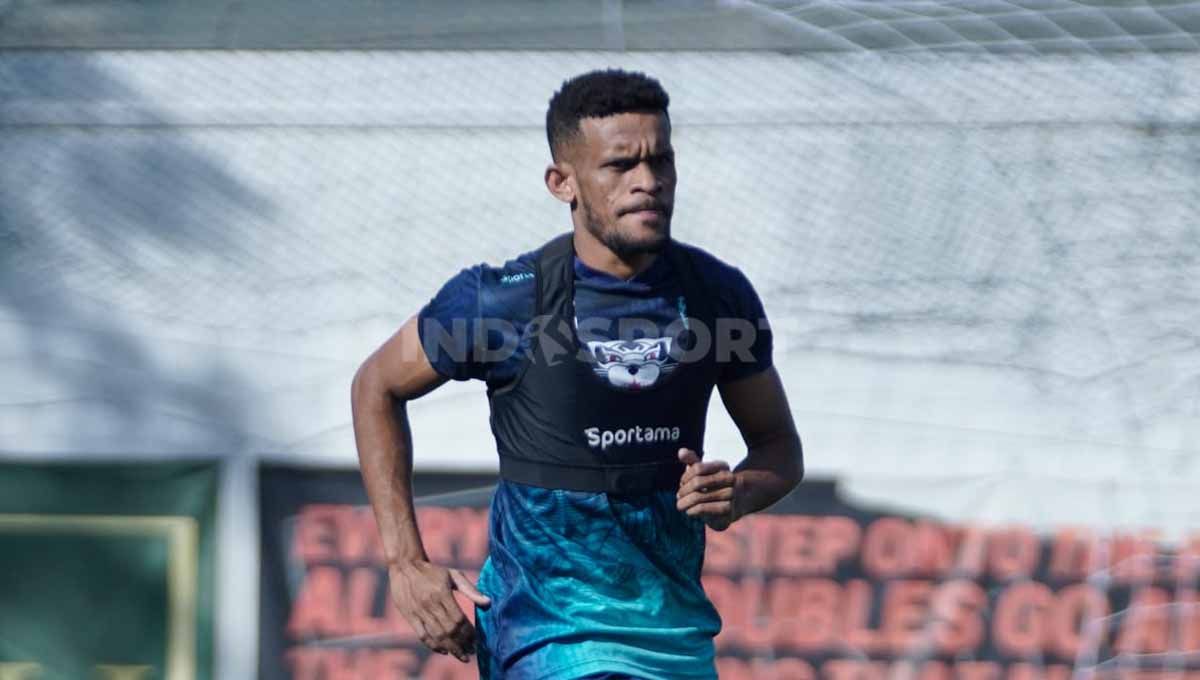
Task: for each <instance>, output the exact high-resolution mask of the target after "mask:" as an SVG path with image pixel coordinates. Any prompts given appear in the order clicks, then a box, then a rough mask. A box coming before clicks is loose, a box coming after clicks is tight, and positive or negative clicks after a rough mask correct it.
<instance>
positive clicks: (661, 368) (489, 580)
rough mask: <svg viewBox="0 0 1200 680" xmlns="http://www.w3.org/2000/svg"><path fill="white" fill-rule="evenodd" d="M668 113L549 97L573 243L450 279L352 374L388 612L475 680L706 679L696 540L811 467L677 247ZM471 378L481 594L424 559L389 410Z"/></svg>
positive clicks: (736, 307) (745, 332) (609, 87)
mask: <svg viewBox="0 0 1200 680" xmlns="http://www.w3.org/2000/svg"><path fill="white" fill-rule="evenodd" d="M667 105H668V98H667V94H666V92H664V91H663V89H662V87H661V86H660V85H659V83H658V81H656V80H654V79H652V78H649V77H647V76H645V75H643V74H640V73H629V72H625V71H617V70H608V71H594V72H590V73H586V74H583V75H581V76H578V77H576V78H573V79H571V80H569V81H567V82H565V83H564V84H563V86H562V89H560V90H559V91H558V92H557V93H555V94H554V97H553V98H552V99H551V100H550V107H549V110H548V112H547V114H546V132H547V136H548V138H549V142H550V152H551V157H552V163H551V164H550V166H549V167H548V168H547V169H546V173H545V181H546V186H547V188H548V189H549V190H550V193H551V194H553V195H554V196H555V197H556V198H558V199H559V200H561V201H563V202H564V203H566V204H568V205H569V206H570V211H571V222H572V224H573V226H574V229H573V231H572V232H571V233H569V234H564V235H563V236H560V237H559V238H556V239H554V240H553V241H551V242H549V243H547V244H546V245H544V246H542V247H541V248H539V249H537V250H535V251H532V252H529V253H525V254H524V255H520V256H518V257H517V258H516V259H514V260H511V261H509V262H507V263H506V264H505V265H504V266H502V267H492V266H487V265H478V266H475V267H471V268H469V269H465V270H463V271H462V272H460V273H459V274H458V275H457V276H455V277H454V278H452V279H451V280H450V281H449V282H448V283H446V285H445V286H444V287H443V288H442V289H441V291H440V292H438V294H437V295H436V296H435V297H434V298H433V300H432V301H431V302H430V303H429V304H428V305H427V306H425V307H424V308H423V309H422V310H421V311H420V313H419V314H418V315H417V317H415V318H413V319H410V320H409V321H408V322H406V323H405V324H404V326H403V327H401V328H400V330H399V331H398V332H397V333H396V334H395V335H394V336H393V337H392V338H391V339H389V340H388V341H387V342H385V343H384V344H383V346H382V347H380V348H379V349H378V350H377V351H376V352H375V353H373V354H372V355H371V356H370V357H369V358H368V359H367V360H366V362H364V363H363V365H362V367H361V368H360V369H359V371H358V374H357V375H356V376H355V379H354V387H353V409H354V432H355V436H356V439H357V444H358V452H359V459H360V461H361V465H362V475H363V480H364V482H365V484H366V488H367V491H368V494H369V496H370V498H371V503H372V505H373V506H374V509H375V514H376V517H377V518H378V522H379V529H380V532H381V534H382V540H383V545H384V550H385V552H386V556H387V559H388V564H389V575H390V579H391V593H392V597H393V600H394V602H395V606H397V607H398V608H399V609H400V611H401V613H402V614H403V615H404V617H405V619H406V620H408V621H409V623H411V624H412V626H413V628H414V629H415V630H416V631H417V633H418V635H419V636H420V638H421V640H422V641H423V642H424V643H425V644H426V645H427V646H429V647H430V648H431V649H433V650H434V651H437V652H440V653H443V654H447V653H448V654H453V655H454V656H456V657H458V658H459V659H461V660H463V661H466V660H467V658H468V655H470V654H472V653H475V652H477V657H478V663H479V669H480V674H481V676H482V677H484V678H501V677H503V678H514V679H518V680H522V679H529V680H533V679H542V678H546V679H550V678H553V679H556V680H557V679H562V678H567V679H570V678H644V679H650V678H672V679H673V678H713V677H715V671H714V661H713V644H712V637H713V636H714V635H715V634H716V633H717V631H718V630H719V628H720V618H719V617H718V615H717V612H716V611H715V610H714V608H713V606H712V604H711V603H710V602H709V600H708V598H707V597H706V596H705V593H704V590H703V588H702V587H701V584H700V571H701V563H702V561H703V556H704V530H705V526H706V525H707V526H708V527H711V528H713V529H715V530H718V531H720V530H723V529H725V528H726V527H728V526H729V525H730V524H731V523H733V522H734V521H736V520H737V519H738V518H740V517H743V516H745V515H746V514H748V513H751V512H755V511H757V510H761V509H763V508H765V507H767V506H769V505H771V504H772V503H774V502H775V501H777V500H779V499H780V498H781V497H783V496H784V495H785V494H787V493H788V492H789V491H790V490H791V489H793V488H794V487H795V486H796V484H798V483H799V481H800V478H801V476H802V474H803V463H802V458H801V448H800V439H799V437H798V435H797V434H796V429H795V425H794V424H793V422H792V417H791V413H790V411H789V409H788V405H787V399H786V397H785V395H784V391H783V387H782V385H781V383H780V380H779V376H778V375H777V373H776V371H775V369H774V368H773V366H772V363H771V334H770V329H769V328H768V327H767V325H766V323H765V318H764V313H763V309H762V305H761V303H760V302H759V299H758V296H757V295H756V294H755V292H754V290H753V288H752V287H751V285H750V283H749V281H747V280H746V278H745V276H744V275H743V274H742V273H741V272H740V271H739V270H738V269H735V268H734V267H731V266H729V265H727V264H725V263H724V262H722V261H720V260H718V259H717V258H716V257H714V256H712V255H710V254H708V253H706V252H704V251H702V250H700V249H698V248H695V247H692V246H689V245H685V244H683V243H680V242H679V241H676V240H673V239H672V238H671V231H670V226H671V213H672V209H673V207H674V198H675V181H676V177H675V158H674V150H673V149H672V147H671V122H670V118H669V116H668V113H667ZM729 228H730V229H737V228H739V226H738V225H729ZM731 329H736V332H734V331H731ZM470 378H477V379H481V380H484V381H485V382H486V383H487V392H488V399H489V402H490V405H491V427H492V431H493V434H494V435H495V437H496V445H497V450H498V453H499V455H500V476H501V479H500V481H499V483H498V484H497V486H496V491H495V494H494V496H493V498H492V504H491V515H490V524H489V534H490V541H489V557H488V559H487V561H486V563H485V564H484V566H483V570H482V572H481V573H480V577H479V583H478V585H476V584H473V583H471V582H470V581H469V580H468V579H467V578H465V577H464V576H463V574H462V573H461V572H459V571H457V570H454V569H446V568H444V567H441V566H438V565H435V564H431V563H430V562H429V559H428V557H427V555H426V553H425V550H424V548H423V547H422V544H421V537H420V534H419V532H418V528H417V524H416V522H415V519H414V513H413V504H412V494H411V484H410V478H411V467H412V462H411V461H412V438H411V434H410V430H409V427H408V422H407V417H406V414H405V410H404V405H405V403H406V402H407V401H408V400H410V399H415V398H417V397H420V396H421V395H423V394H425V393H427V392H429V391H430V390H432V389H434V388H436V387H438V386H439V385H441V384H443V383H444V382H445V381H446V380H448V379H455V380H467V379H470ZM713 387H716V388H717V389H718V390H719V392H720V395H721V399H722V401H723V402H724V404H725V407H726V409H727V410H728V411H729V413H730V415H731V417H732V419H733V421H734V422H735V423H736V424H737V426H738V428H739V429H740V431H741V433H742V436H743V438H744V440H745V442H746V445H747V447H748V451H747V455H746V457H745V460H744V461H743V462H742V463H741V464H739V465H738V466H737V469H736V470H732V471H731V470H730V469H729V466H728V464H727V463H725V462H722V461H720V460H717V459H714V456H713V455H708V456H705V455H704V454H703V453H702V452H704V448H703V446H704V441H703V440H704V424H705V414H706V412H707V406H708V402H709V397H710V395H711V392H712V388H713ZM702 458H704V460H702ZM453 590H459V591H461V592H462V593H463V594H465V595H466V596H467V597H468V598H469V599H470V600H472V601H473V602H474V603H475V605H476V626H475V627H473V626H472V625H471V623H470V621H469V620H468V619H467V617H466V616H465V615H464V613H463V611H462V610H461V609H460V608H459V606H458V605H457V603H456V601H455V599H454V597H453V593H452V591H453ZM477 634H478V635H477Z"/></svg>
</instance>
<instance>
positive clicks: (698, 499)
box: [675, 448, 739, 531]
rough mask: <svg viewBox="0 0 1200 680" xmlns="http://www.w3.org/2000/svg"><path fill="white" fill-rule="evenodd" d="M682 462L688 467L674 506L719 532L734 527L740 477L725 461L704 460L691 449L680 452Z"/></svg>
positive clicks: (684, 472)
mask: <svg viewBox="0 0 1200 680" xmlns="http://www.w3.org/2000/svg"><path fill="white" fill-rule="evenodd" d="M679 460H680V462H682V463H683V464H684V465H686V466H687V467H686V468H684V470H683V476H682V477H680V478H679V493H677V494H676V495H675V497H676V502H675V507H677V508H679V510H680V511H682V512H686V513H687V514H688V516H689V517H699V518H700V519H702V520H704V523H705V524H707V525H708V526H709V527H711V528H713V529H715V530H716V531H724V530H725V529H728V528H729V525H730V524H733V522H734V520H736V519H737V518H738V517H739V515H738V513H737V503H736V502H735V499H736V497H737V475H736V474H734V473H733V472H731V471H730V469H729V463H726V462H725V461H723V460H713V461H701V460H700V456H698V455H696V452H695V451H693V450H691V449H686V448H684V449H679Z"/></svg>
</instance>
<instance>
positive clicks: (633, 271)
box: [575, 227, 658, 281]
mask: <svg viewBox="0 0 1200 680" xmlns="http://www.w3.org/2000/svg"><path fill="white" fill-rule="evenodd" d="M575 255H576V257H578V258H579V259H580V261H581V262H583V263H584V264H585V265H587V266H588V267H590V268H592V269H595V270H596V271H600V272H604V273H605V274H610V275H612V276H615V277H616V278H618V279H621V280H622V281H627V280H629V279H632V278H633V277H635V276H637V275H638V274H641V273H642V272H644V271H646V270H647V269H649V268H650V265H652V264H654V260H655V259H656V258H657V257H658V253H637V254H635V255H632V256H630V257H629V258H627V259H626V258H621V257H620V256H618V255H617V254H616V253H614V252H613V251H611V250H609V249H608V246H606V245H604V244H603V243H601V242H600V241H599V240H598V239H597V238H596V237H595V236H593V235H592V232H590V231H588V230H587V229H586V228H581V227H576V228H575Z"/></svg>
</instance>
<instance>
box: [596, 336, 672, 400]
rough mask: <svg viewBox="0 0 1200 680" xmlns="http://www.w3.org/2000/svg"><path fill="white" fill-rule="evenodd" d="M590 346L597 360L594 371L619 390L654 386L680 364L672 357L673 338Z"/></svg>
mask: <svg viewBox="0 0 1200 680" xmlns="http://www.w3.org/2000/svg"><path fill="white" fill-rule="evenodd" d="M587 346H588V351H589V352H590V353H591V355H592V359H593V360H594V361H595V364H594V365H593V366H592V370H593V371H595V372H596V375H597V376H600V377H601V378H605V379H606V380H608V382H609V384H610V385H612V386H613V387H616V388H618V389H623V390H641V389H646V388H647V387H651V386H653V385H654V384H655V383H657V382H658V380H659V378H660V377H662V376H665V375H667V374H668V373H670V372H671V371H673V370H675V367H676V365H677V364H676V363H675V361H674V360H673V359H671V356H670V354H671V338H639V339H637V340H608V341H590V342H588V343H587Z"/></svg>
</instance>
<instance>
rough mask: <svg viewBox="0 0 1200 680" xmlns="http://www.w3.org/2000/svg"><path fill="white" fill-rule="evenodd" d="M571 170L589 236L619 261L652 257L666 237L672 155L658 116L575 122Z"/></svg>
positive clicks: (620, 115)
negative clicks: (576, 133)
mask: <svg viewBox="0 0 1200 680" xmlns="http://www.w3.org/2000/svg"><path fill="white" fill-rule="evenodd" d="M579 127H580V132H581V133H582V135H581V137H582V139H580V140H577V141H576V142H575V143H574V145H573V146H574V147H575V148H574V149H572V151H571V164H572V166H574V168H575V177H576V181H577V186H578V195H577V199H576V200H577V201H578V202H579V208H580V209H581V210H583V213H584V217H585V219H586V222H587V228H588V231H590V232H591V233H592V234H593V235H594V236H595V237H596V238H597V239H598V240H599V241H600V242H601V243H603V244H604V245H605V246H607V247H608V249H609V250H611V251H613V252H614V253H616V254H617V255H618V256H622V257H625V256H629V255H635V254H638V253H645V252H657V251H658V250H661V249H662V247H663V246H664V245H666V243H667V240H668V239H669V238H670V235H671V212H672V211H673V209H674V206H675V151H674V149H672V148H671V123H670V122H669V121H668V120H667V117H666V116H665V115H664V114H661V113H618V114H615V115H612V116H606V117H604V118H584V119H583V120H581V121H579Z"/></svg>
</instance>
